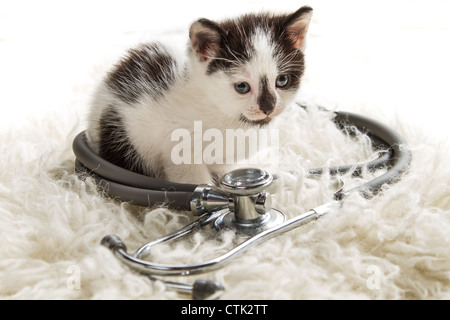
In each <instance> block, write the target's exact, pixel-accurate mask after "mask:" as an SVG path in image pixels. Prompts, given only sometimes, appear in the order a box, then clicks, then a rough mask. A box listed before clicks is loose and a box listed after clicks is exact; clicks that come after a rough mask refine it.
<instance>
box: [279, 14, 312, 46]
mask: <svg viewBox="0 0 450 320" xmlns="http://www.w3.org/2000/svg"><path fill="white" fill-rule="evenodd" d="M312 13H313V9H312V8H310V7H308V6H304V7H301V8H300V9H298V10H297V11H295V12H294V13H293V14H291V15H289V16H288V17H287V20H286V22H285V29H286V34H287V36H288V39H289V40H291V41H292V42H293V44H294V47H295V48H296V49H303V47H304V44H305V37H306V32H307V31H308V27H309V23H310V22H311V17H312Z"/></svg>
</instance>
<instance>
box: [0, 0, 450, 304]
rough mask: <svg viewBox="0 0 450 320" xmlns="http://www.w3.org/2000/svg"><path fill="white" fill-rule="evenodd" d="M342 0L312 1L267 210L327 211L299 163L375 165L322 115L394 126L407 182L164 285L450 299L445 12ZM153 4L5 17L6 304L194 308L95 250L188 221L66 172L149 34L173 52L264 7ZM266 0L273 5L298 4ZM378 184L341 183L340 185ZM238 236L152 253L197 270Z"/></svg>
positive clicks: (1, 218) (1, 251)
mask: <svg viewBox="0 0 450 320" xmlns="http://www.w3.org/2000/svg"><path fill="white" fill-rule="evenodd" d="M344 2H345V5H343V4H342V3H343V2H341V1H339V6H338V5H336V4H335V3H336V2H333V1H322V2H321V3H320V4H319V3H317V4H316V3H315V2H314V1H310V3H309V4H310V5H311V6H312V7H314V9H315V16H314V18H313V22H312V25H311V28H310V34H309V39H308V49H307V50H308V51H307V64H308V68H307V71H306V74H305V79H304V84H303V89H302V91H301V93H300V95H299V101H302V102H303V103H305V104H306V105H308V106H309V108H308V109H307V110H303V109H301V108H294V107H293V108H292V109H291V110H289V111H287V112H286V113H285V114H284V115H283V117H282V118H280V119H278V120H277V121H278V123H279V124H280V140H281V141H282V144H281V145H282V146H283V148H282V150H281V156H280V158H281V159H283V161H282V163H281V164H280V168H279V170H278V172H277V174H278V177H279V179H278V180H277V181H276V183H275V185H274V186H273V188H272V189H273V190H272V193H273V194H274V201H273V202H274V207H275V208H278V209H280V210H282V211H283V212H285V213H286V214H287V216H288V217H294V216H297V215H299V214H301V213H303V212H305V211H307V210H309V209H310V208H313V207H315V206H317V205H319V204H321V203H324V202H327V201H328V200H330V199H331V197H332V192H333V189H332V187H330V185H331V184H330V181H331V180H332V177H330V176H328V175H324V176H322V177H320V178H318V179H317V178H316V179H313V178H311V177H308V176H307V175H306V174H305V172H306V169H307V168H311V167H317V166H324V167H328V166H334V165H338V164H343V163H354V162H358V161H361V160H364V159H366V158H367V157H371V156H373V152H372V151H371V148H370V141H368V140H367V138H365V137H364V136H361V135H357V136H356V137H350V136H348V135H346V134H343V133H341V132H340V131H339V130H338V129H337V128H336V126H335V125H334V124H333V123H332V122H331V121H330V118H331V114H330V113H329V112H325V111H321V110H320V109H319V108H317V107H318V106H324V107H326V108H328V109H330V110H336V109H343V110H346V111H352V112H359V113H363V114H365V115H367V116H370V117H373V118H375V119H377V120H379V121H382V122H384V123H385V124H387V125H388V126H390V127H392V128H393V129H395V130H396V131H397V132H398V133H400V134H401V135H402V136H403V137H405V139H406V140H407V142H408V145H409V148H410V149H411V151H412V155H413V159H412V163H411V166H410V168H409V170H408V171H407V172H406V173H405V174H404V176H403V178H402V179H401V181H399V182H398V183H396V184H394V185H391V186H386V187H385V188H384V189H383V191H382V192H381V194H379V195H377V196H376V197H373V198H370V199H366V198H363V197H361V196H360V195H358V194H353V195H351V196H350V197H349V198H347V199H346V200H345V201H344V202H343V203H342V205H341V206H340V207H336V208H333V209H332V211H331V212H330V213H329V214H328V215H326V216H324V217H323V218H321V219H319V220H317V221H315V222H312V223H310V224H308V225H306V226H303V227H301V228H297V229H295V230H292V231H290V232H288V233H286V234H284V235H282V236H279V237H277V238H273V239H271V240H269V241H267V242H265V243H263V244H260V245H258V246H255V247H253V248H251V249H249V250H248V251H246V254H245V255H241V256H239V257H237V258H236V259H235V260H234V261H233V262H232V263H230V264H228V265H227V266H225V267H224V268H222V269H220V270H217V271H214V272H211V273H207V274H203V275H196V276H190V277H187V278H186V279H181V278H179V277H172V278H171V279H172V280H181V281H188V282H191V281H193V280H195V279H212V280H216V281H219V282H221V283H222V284H223V285H224V286H225V288H226V291H225V292H224V294H223V296H222V298H223V299H449V298H450V166H449V164H448V161H449V158H450V157H449V156H450V148H449V140H448V138H449V130H448V127H444V124H445V122H446V121H448V114H447V115H445V114H444V112H445V111H447V110H448V109H449V107H450V105H449V102H448V101H449V100H448V87H449V83H448V74H449V71H450V70H449V67H448V62H447V61H448V56H450V51H449V49H448V48H447V47H446V46H445V44H443V42H445V41H444V40H443V39H449V38H450V37H449V30H450V29H449V27H448V26H449V23H448V21H447V19H446V17H445V16H444V14H443V12H448V9H449V8H448V4H447V3H445V2H442V1H427V2H426V6H425V7H426V9H425V7H422V5H423V3H424V2H423V1H399V3H400V4H396V5H395V4H393V3H392V2H389V6H388V7H389V9H387V7H386V6H385V5H383V4H382V3H383V1H381V2H380V1H376V2H373V3H371V2H364V4H358V2H357V1H344ZM149 3H150V2H148V1H137V0H130V1H128V0H127V1H126V2H123V3H122V4H120V3H116V2H111V1H105V2H100V1H99V2H92V1H86V2H84V1H64V2H60V1H30V2H29V3H28V5H27V10H24V9H23V8H22V7H21V6H20V5H18V4H17V2H16V1H11V2H10V3H9V4H8V2H6V3H5V2H4V3H2V5H0V7H2V6H4V8H0V12H1V13H0V57H1V58H0V60H1V61H0V65H1V70H2V71H1V74H0V83H1V93H0V106H1V108H2V114H5V117H4V118H3V119H2V120H1V121H2V127H1V129H0V230H1V231H0V234H1V238H2V241H1V243H0V298H2V299H184V298H189V297H188V296H183V295H179V294H177V293H175V292H174V291H171V290H168V289H166V287H165V286H164V285H162V284H161V283H160V282H157V281H156V282H155V281H152V280H150V279H149V278H147V277H145V276H142V275H140V274H138V273H136V272H134V271H131V270H130V269H129V268H128V267H127V266H125V265H123V264H122V263H121V262H119V261H118V260H117V259H116V258H115V257H114V256H113V254H111V252H110V251H109V250H108V249H106V248H105V247H103V246H101V245H100V240H101V239H102V237H103V236H104V235H107V234H111V233H114V234H117V235H119V236H120V237H121V238H122V239H124V241H125V242H126V244H127V246H128V248H129V251H130V252H132V251H133V250H135V249H137V248H138V247H139V246H140V245H141V244H143V243H145V242H149V241H151V240H153V239H156V238H158V237H160V236H162V235H165V234H167V233H168V232H172V231H174V230H176V229H178V228H180V227H182V226H183V225H185V224H187V223H188V222H190V221H192V220H193V219H195V217H193V216H192V215H191V214H190V213H187V212H177V211H172V210H169V209H167V208H164V207H159V208H142V207H135V206H132V205H130V204H127V203H119V202H116V201H114V200H111V199H108V198H106V197H104V196H103V195H102V193H101V192H99V191H97V189H96V187H95V185H94V183H93V181H91V180H90V179H87V180H85V181H82V180H80V179H79V178H78V176H77V175H76V174H75V173H74V158H75V157H74V154H73V152H72V149H71V144H72V141H73V138H74V137H75V135H76V134H77V133H78V132H80V131H81V130H83V129H84V128H85V124H86V122H85V117H86V110H87V109H88V105H89V99H90V94H91V92H92V90H93V89H94V88H95V86H96V83H97V82H98V81H99V79H100V78H101V77H102V76H103V74H104V72H105V70H107V69H108V68H109V66H110V63H111V61H114V59H115V58H116V57H117V55H119V54H121V53H122V52H123V50H124V49H125V48H127V47H129V46H131V45H133V44H134V43H137V42H139V41H141V40H143V38H144V37H145V38H147V37H152V38H153V37H155V38H157V37H161V36H163V37H165V38H166V40H167V39H172V40H174V42H182V43H183V44H184V43H186V40H187V34H186V31H187V28H188V26H189V23H190V22H191V21H193V20H195V19H197V18H199V17H201V16H207V17H208V18H220V17H223V16H224V15H226V14H233V15H235V14H239V13H242V12H246V11H249V10H255V8H256V10H260V8H261V5H260V4H256V3H255V2H254V1H239V4H241V5H240V6H237V3H238V2H235V1H228V2H225V3H227V5H222V7H220V8H217V6H218V5H217V4H215V3H213V4H210V5H208V3H210V2H205V1H189V2H187V1H184V2H180V3H179V4H176V5H174V4H173V3H171V2H170V1H168V2H167V3H161V4H160V6H161V7H158V8H154V7H152V8H149V7H148V6H151V5H152V4H149ZM261 3H262V5H264V6H265V8H266V9H268V10H272V9H273V10H275V9H276V10H282V11H288V10H295V9H297V8H298V7H299V6H300V5H301V4H300V5H299V4H297V3H296V2H293V1H286V2H283V5H282V7H281V5H279V6H277V7H276V6H275V5H274V4H273V1H262V2H261ZM396 3H397V2H396ZM144 6H147V7H144ZM177 6H178V7H177ZM396 6H398V7H396ZM174 7H177V10H175V9H174ZM136 8H138V9H139V10H136ZM404 8H406V9H404ZM423 10H432V11H433V13H431V14H429V15H428V14H425V13H424V12H423ZM166 14H167V15H166ZM100 17H101V18H100ZM447 42H448V41H447ZM445 82H446V84H445ZM444 110H445V111H444ZM377 174H379V173H376V174H372V173H368V172H366V173H364V174H363V176H362V177H360V178H358V179H354V178H352V177H351V175H343V176H342V177H340V178H341V179H342V180H343V181H344V182H345V183H346V186H347V187H349V186H351V185H352V184H358V183H361V182H364V181H366V180H368V179H370V178H372V177H373V176H374V175H377ZM233 239H234V238H233V235H232V234H231V233H230V232H225V233H223V234H221V235H220V236H214V235H213V234H211V232H208V231H205V232H203V233H199V234H196V235H195V236H193V237H191V238H190V239H188V240H186V241H179V242H176V243H174V244H171V245H161V246H159V247H157V248H155V250H154V251H152V259H153V260H154V261H158V262H164V263H193V262H199V261H203V260H205V259H209V258H212V257H215V256H217V255H219V254H221V253H222V252H224V250H227V248H229V246H230V245H231V244H232V242H233Z"/></svg>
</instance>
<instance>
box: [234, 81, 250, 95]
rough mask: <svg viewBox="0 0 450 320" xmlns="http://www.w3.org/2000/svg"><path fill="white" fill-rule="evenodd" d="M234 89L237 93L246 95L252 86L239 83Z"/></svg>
mask: <svg viewBox="0 0 450 320" xmlns="http://www.w3.org/2000/svg"><path fill="white" fill-rule="evenodd" d="M234 88H235V89H236V91H237V92H239V93H241V94H245V93H247V92H249V91H250V85H249V84H248V83H247V82H238V83H235V84H234Z"/></svg>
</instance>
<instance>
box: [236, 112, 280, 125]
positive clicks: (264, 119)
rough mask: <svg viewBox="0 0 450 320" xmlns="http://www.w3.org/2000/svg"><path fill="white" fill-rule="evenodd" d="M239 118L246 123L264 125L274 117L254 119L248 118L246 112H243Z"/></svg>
mask: <svg viewBox="0 0 450 320" xmlns="http://www.w3.org/2000/svg"><path fill="white" fill-rule="evenodd" d="M239 120H240V121H242V122H244V123H248V124H252V125H257V126H264V125H266V124H268V123H269V122H270V121H271V120H272V117H269V116H267V117H265V118H263V119H257V120H252V119H249V118H247V117H246V116H245V115H244V114H242V113H241V116H240V117H239Z"/></svg>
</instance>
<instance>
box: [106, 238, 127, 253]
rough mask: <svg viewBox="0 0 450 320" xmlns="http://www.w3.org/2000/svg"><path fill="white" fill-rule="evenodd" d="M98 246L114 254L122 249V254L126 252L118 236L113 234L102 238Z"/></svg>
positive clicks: (125, 247)
mask: <svg viewBox="0 0 450 320" xmlns="http://www.w3.org/2000/svg"><path fill="white" fill-rule="evenodd" d="M100 244H101V245H103V246H105V247H107V248H108V249H109V250H111V251H113V252H115V251H118V250H120V249H122V250H123V251H124V252H127V246H126V245H125V243H124V242H123V240H122V239H120V237H119V236H117V235H115V234H109V235H107V236H104V237H103V239H102V240H101V241H100Z"/></svg>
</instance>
